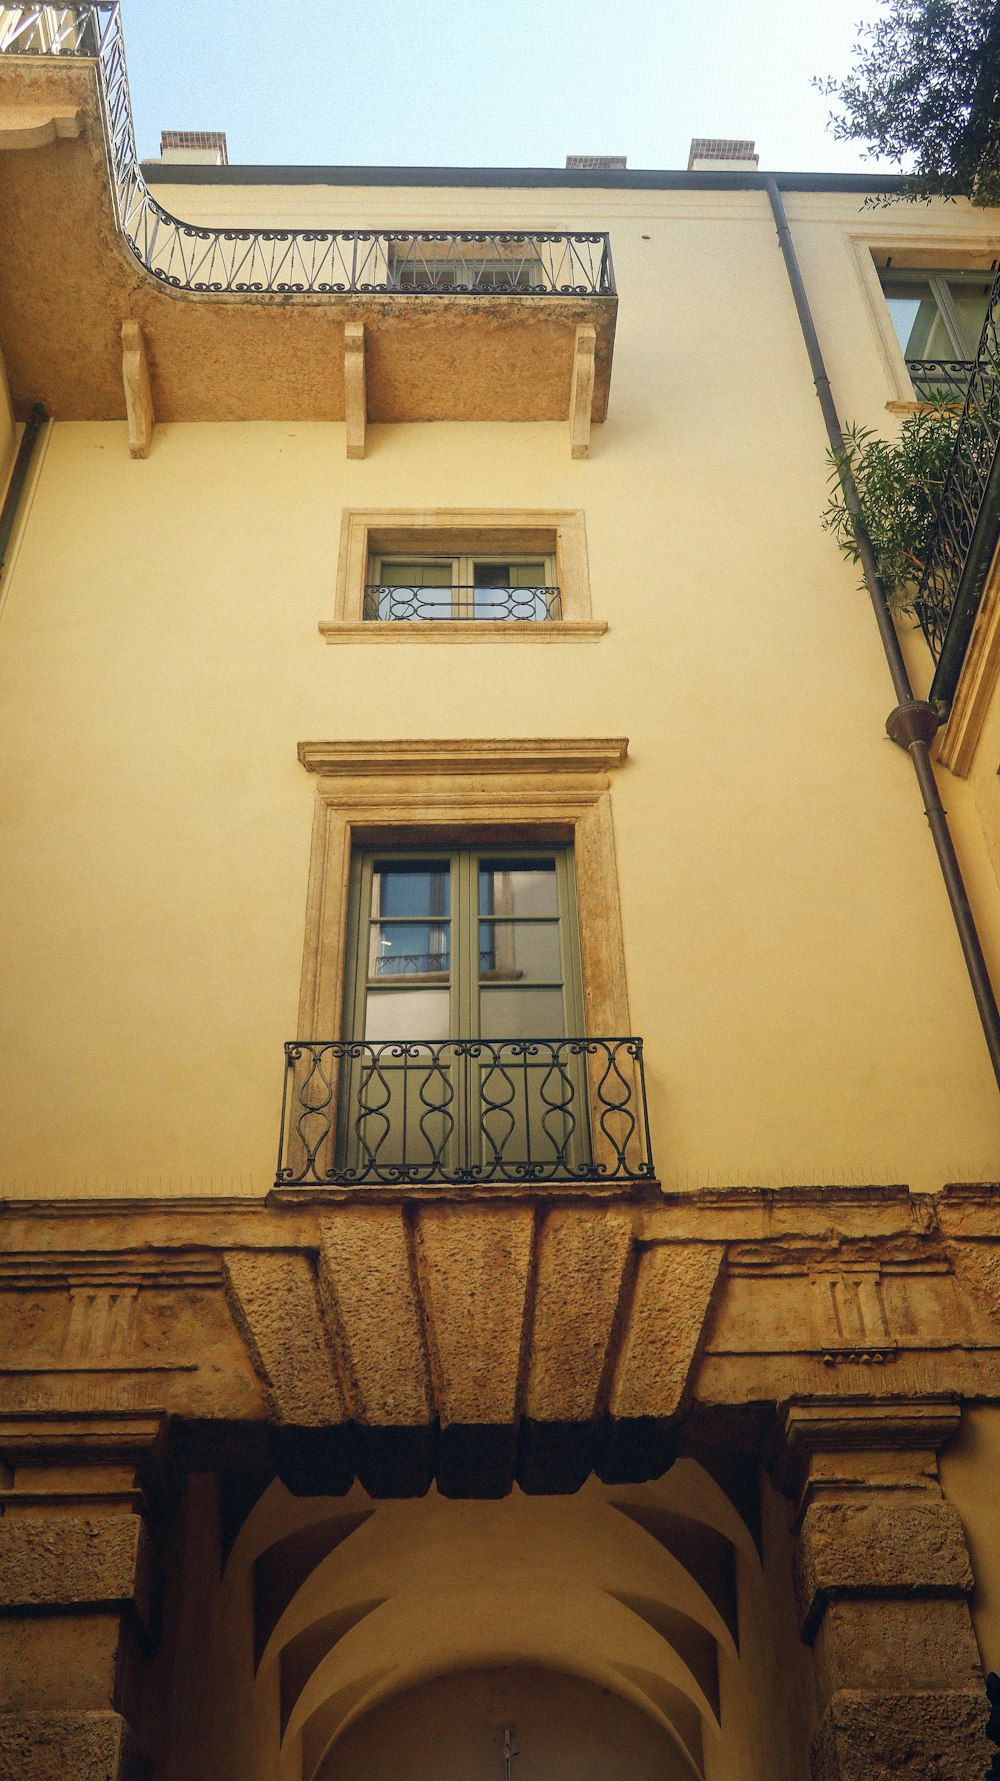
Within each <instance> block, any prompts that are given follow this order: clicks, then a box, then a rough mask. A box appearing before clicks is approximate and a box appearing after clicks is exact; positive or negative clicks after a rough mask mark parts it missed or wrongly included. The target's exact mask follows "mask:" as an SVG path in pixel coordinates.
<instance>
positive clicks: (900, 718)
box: [885, 699, 941, 748]
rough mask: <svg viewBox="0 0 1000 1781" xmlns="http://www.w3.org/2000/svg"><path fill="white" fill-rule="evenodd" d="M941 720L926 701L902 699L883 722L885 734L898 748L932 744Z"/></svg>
mask: <svg viewBox="0 0 1000 1781" xmlns="http://www.w3.org/2000/svg"><path fill="white" fill-rule="evenodd" d="M940 722H941V719H940V717H939V715H938V713H937V711H936V710H935V709H934V706H933V705H931V704H930V703H929V702H928V701H927V700H926V699H903V700H902V701H901V703H900V704H898V705H897V706H896V709H895V710H894V711H890V713H889V715H888V717H887V718H886V720H885V733H886V735H887V736H888V737H889V740H890V742H895V743H896V744H897V746H898V747H899V748H910V747H911V746H912V744H913V743H914V742H933V740H934V738H935V736H936V735H937V732H938V726H939V725H940Z"/></svg>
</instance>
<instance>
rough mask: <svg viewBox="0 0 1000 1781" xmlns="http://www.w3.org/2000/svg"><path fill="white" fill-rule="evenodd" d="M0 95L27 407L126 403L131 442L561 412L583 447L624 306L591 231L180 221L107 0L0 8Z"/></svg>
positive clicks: (358, 451)
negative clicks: (180, 426)
mask: <svg viewBox="0 0 1000 1781" xmlns="http://www.w3.org/2000/svg"><path fill="white" fill-rule="evenodd" d="M0 108H2V111H3V114H4V115H3V129H2V130H0V149H12V148H14V149H18V150H22V151H27V152H18V153H13V154H10V153H7V154H4V153H0V228H2V230H3V237H4V256H3V266H2V269H0V344H2V348H3V352H4V356H5V360H6V364H7V369H8V374H9V378H10V382H11V386H12V392H13V395H14V400H15V404H16V406H17V407H18V409H19V411H20V412H21V413H22V414H23V413H26V412H27V409H28V408H29V407H30V405H31V403H32V402H33V401H35V400H37V399H39V398H41V399H42V400H44V401H45V402H46V404H47V406H48V408H49V410H50V412H51V413H52V414H53V415H54V416H55V417H56V418H57V419H72V420H86V419H102V420H111V419H123V418H126V412H127V416H128V419H129V423H130V444H131V445H132V449H133V455H135V456H144V455H145V453H146V451H147V450H148V448H149V438H150V436H151V430H152V425H153V421H154V419H160V420H210V419H211V420H218V419H224V420H247V419H260V420H266V419H276V420H277V419H281V420H286V419H288V420H322V419H331V420H346V421H347V427H348V453H349V455H351V456H363V455H364V429H365V424H366V421H368V420H373V421H417V420H532V421H534V420H562V419H568V420H569V422H570V428H571V439H572V449H573V451H574V455H576V456H584V455H586V451H587V443H588V438H589V428H590V424H591V421H592V420H593V421H600V420H603V419H604V416H605V414H606V411H607V402H608V388H609V384H610V376H611V356H612V348H613V340H614V328H615V315H616V308H617V297H616V294H615V284H614V274H613V270H612V264H611V253H610V245H609V241H608V237H607V235H606V234H605V233H604V232H603V231H592V230H590V231H588V230H559V229H556V230H532V229H522V228H518V227H516V226H515V227H513V228H505V229H503V230H502V231H501V230H497V229H496V228H494V227H490V226H489V219H488V218H484V219H483V221H484V224H485V225H486V226H485V227H483V228H476V229H463V230H457V229H452V230H447V229H445V230H442V229H437V228H434V227H433V221H434V219H433V216H432V215H431V216H429V217H428V218H427V223H428V224H429V225H431V226H424V223H423V219H421V222H420V225H419V226H417V225H415V224H414V222H413V220H412V215H410V216H409V217H408V218H404V217H402V216H401V217H400V225H401V226H400V227H398V228H392V229H382V228H379V229H371V228H363V227H362V228H347V229H343V228H338V227H325V226H323V227H315V228H308V229H292V228H283V227H280V226H270V227H258V226H252V227H251V226H246V227H243V226H242V225H240V224H236V225H234V224H230V225H229V226H227V227H213V226H208V225H205V224H202V223H197V224H196V223H190V222H184V221H183V220H181V219H178V218H177V217H176V216H175V215H173V214H171V212H170V211H169V210H168V209H167V208H166V207H165V206H164V205H163V204H161V203H160V202H159V201H158V199H157V198H156V196H155V195H154V193H153V191H151V190H150V187H149V185H148V184H147V178H146V170H144V168H143V166H142V165H141V164H140V162H139V159H138V155H137V151H136V145H135V138H134V133H133V128H132V116H131V107H130V101H129V91H128V81H127V76H126V68H125V55H124V45H123V38H122V29H121V20H120V16H119V11H118V6H117V4H116V3H115V0H97V3H94V4H88V5H77V6H8V7H0ZM149 171H150V177H152V172H151V170H149ZM157 171H158V177H159V178H160V179H164V180H167V181H169V179H170V178H171V173H173V174H176V172H177V169H172V170H171V169H170V168H159V169H158V170H157ZM220 172H222V173H224V174H225V177H226V179H227V182H228V183H229V186H230V188H231V186H232V184H233V183H237V184H238V183H239V169H233V168H227V169H221V170H220ZM251 183H252V182H251ZM230 198H231V190H230ZM380 202H382V203H384V193H383V194H381V195H380ZM411 204H412V200H410V199H408V200H407V210H408V211H410V209H411ZM123 324H124V326H125V329H126V334H124V335H123V331H122V330H123ZM123 341H124V342H125V352H124V354H123ZM130 353H131V355H132V358H131V360H130V359H129V354H130Z"/></svg>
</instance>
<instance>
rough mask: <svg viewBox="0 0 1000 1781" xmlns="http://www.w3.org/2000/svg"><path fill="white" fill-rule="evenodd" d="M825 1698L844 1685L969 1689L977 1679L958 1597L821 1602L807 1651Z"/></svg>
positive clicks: (975, 1655) (964, 1607)
mask: <svg viewBox="0 0 1000 1781" xmlns="http://www.w3.org/2000/svg"><path fill="white" fill-rule="evenodd" d="M813 1650H814V1652H815V1656H816V1675H817V1680H818V1681H819V1684H820V1689H821V1692H822V1695H823V1698H824V1700H825V1699H826V1697H827V1695H830V1694H835V1693H836V1692H837V1691H838V1690H839V1689H843V1688H867V1689H874V1690H878V1689H888V1690H889V1691H890V1692H891V1691H892V1690H893V1689H896V1688H898V1687H899V1685H900V1683H901V1682H903V1681H905V1683H906V1686H907V1687H908V1688H915V1689H921V1690H925V1691H927V1692H929V1693H935V1692H936V1691H937V1690H938V1689H946V1688H969V1687H972V1686H973V1685H974V1684H977V1683H978V1681H979V1677H980V1674H981V1670H980V1664H979V1651H978V1648H977V1646H976V1639H975V1634H974V1633H973V1630H972V1620H971V1617H970V1614H969V1608H968V1603H967V1602H966V1601H965V1600H964V1599H962V1598H961V1597H959V1598H955V1597H951V1598H950V1599H947V1598H940V1599H935V1600H932V1599H929V1598H928V1597H927V1596H921V1597H920V1598H919V1599H917V1600H914V1599H913V1598H912V1597H909V1598H906V1599H904V1600H902V1601H899V1600H889V1599H887V1598H886V1597H885V1596H869V1597H867V1598H865V1599H863V1600H860V1601H859V1600H858V1599H857V1597H855V1598H853V1599H852V1600H848V1601H843V1600H834V1601H831V1602H828V1603H827V1607H826V1612H825V1613H824V1615H823V1618H822V1620H821V1621H820V1625H819V1630H818V1632H817V1634H816V1642H815V1644H814V1646H813Z"/></svg>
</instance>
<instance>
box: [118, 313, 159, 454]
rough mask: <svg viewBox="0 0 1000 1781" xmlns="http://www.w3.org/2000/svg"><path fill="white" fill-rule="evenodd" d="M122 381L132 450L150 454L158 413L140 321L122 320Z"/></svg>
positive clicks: (132, 452)
mask: <svg viewBox="0 0 1000 1781" xmlns="http://www.w3.org/2000/svg"><path fill="white" fill-rule="evenodd" d="M122 383H123V384H124V386H125V412H126V414H127V416H128V448H129V451H130V452H131V454H132V456H133V457H134V458H148V456H149V448H150V446H151V445H152V443H153V428H154V426H155V425H156V416H155V414H154V412H153V392H152V390H151V388H150V383H149V364H148V361H147V359H146V345H145V342H144V340H143V337H142V329H141V328H140V326H139V324H138V322H132V321H124V322H122Z"/></svg>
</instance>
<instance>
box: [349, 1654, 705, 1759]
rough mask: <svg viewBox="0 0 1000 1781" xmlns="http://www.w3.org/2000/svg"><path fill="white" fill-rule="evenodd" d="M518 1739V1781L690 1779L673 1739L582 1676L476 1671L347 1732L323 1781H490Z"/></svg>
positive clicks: (388, 1707)
mask: <svg viewBox="0 0 1000 1781" xmlns="http://www.w3.org/2000/svg"><path fill="white" fill-rule="evenodd" d="M505 1726H506V1727H508V1728H511V1729H512V1730H513V1732H514V1734H515V1735H514V1736H513V1737H512V1740H511V1741H512V1744H513V1746H514V1748H515V1750H516V1751H517V1755H516V1758H515V1759H514V1763H513V1764H512V1770H513V1773H515V1774H516V1775H517V1776H518V1781H618V1778H619V1777H620V1776H621V1775H622V1774H623V1773H627V1774H628V1775H629V1776H630V1777H634V1781H690V1778H691V1776H692V1770H691V1768H690V1766H689V1764H688V1763H687V1762H686V1761H685V1760H684V1758H683V1756H681V1755H680V1753H679V1752H678V1750H677V1747H676V1745H675V1744H674V1742H673V1740H672V1738H670V1737H669V1736H668V1734H667V1733H666V1732H664V1731H663V1730H662V1728H661V1727H660V1726H658V1725H657V1724H656V1723H655V1722H654V1721H653V1720H651V1719H649V1718H646V1717H645V1716H644V1715H643V1714H641V1713H640V1712H639V1710H638V1709H637V1708H636V1707H634V1706H632V1704H631V1703H630V1702H628V1701H623V1700H621V1699H620V1697H618V1696H616V1695H613V1694H612V1693H611V1692H610V1690H607V1689H600V1688H597V1687H595V1686H594V1685H593V1684H588V1683H586V1682H583V1681H581V1680H580V1679H578V1678H576V1677H570V1676H560V1675H558V1674H557V1673H556V1672H554V1671H545V1670H533V1669H528V1668H524V1669H520V1670H518V1669H496V1670H470V1671H466V1672H465V1673H464V1674H463V1673H461V1672H458V1673H456V1674H453V1675H450V1676H441V1677H438V1678H436V1679H435V1680H434V1681H431V1682H428V1683H426V1684H425V1685H424V1686H423V1687H422V1688H415V1689H411V1690H409V1691H408V1692H407V1693H405V1694H401V1695H397V1696H395V1697H393V1699H391V1700H390V1701H388V1702H386V1703H385V1704H384V1705H383V1706H381V1707H379V1708H376V1709H375V1711H374V1712H372V1713H371V1714H370V1715H368V1716H367V1717H366V1718H365V1719H362V1720H361V1721H360V1722H359V1723H358V1725H357V1726H356V1727H354V1728H353V1729H352V1730H351V1731H350V1732H348V1733H347V1734H346V1736H345V1738H344V1740H343V1743H342V1744H341V1745H340V1746H339V1748H338V1749H337V1751H336V1752H335V1754H334V1755H333V1756H332V1757H331V1758H330V1760H329V1761H328V1762H326V1763H324V1764H323V1766H322V1768H321V1769H320V1770H319V1771H318V1774H317V1781H362V1777H364V1781H478V1778H479V1777H482V1778H483V1781H487V1778H490V1781H492V1777H493V1776H494V1775H498V1774H500V1773H501V1772H502V1764H503V1748H504V1739H503V1732H504V1727H505Z"/></svg>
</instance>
